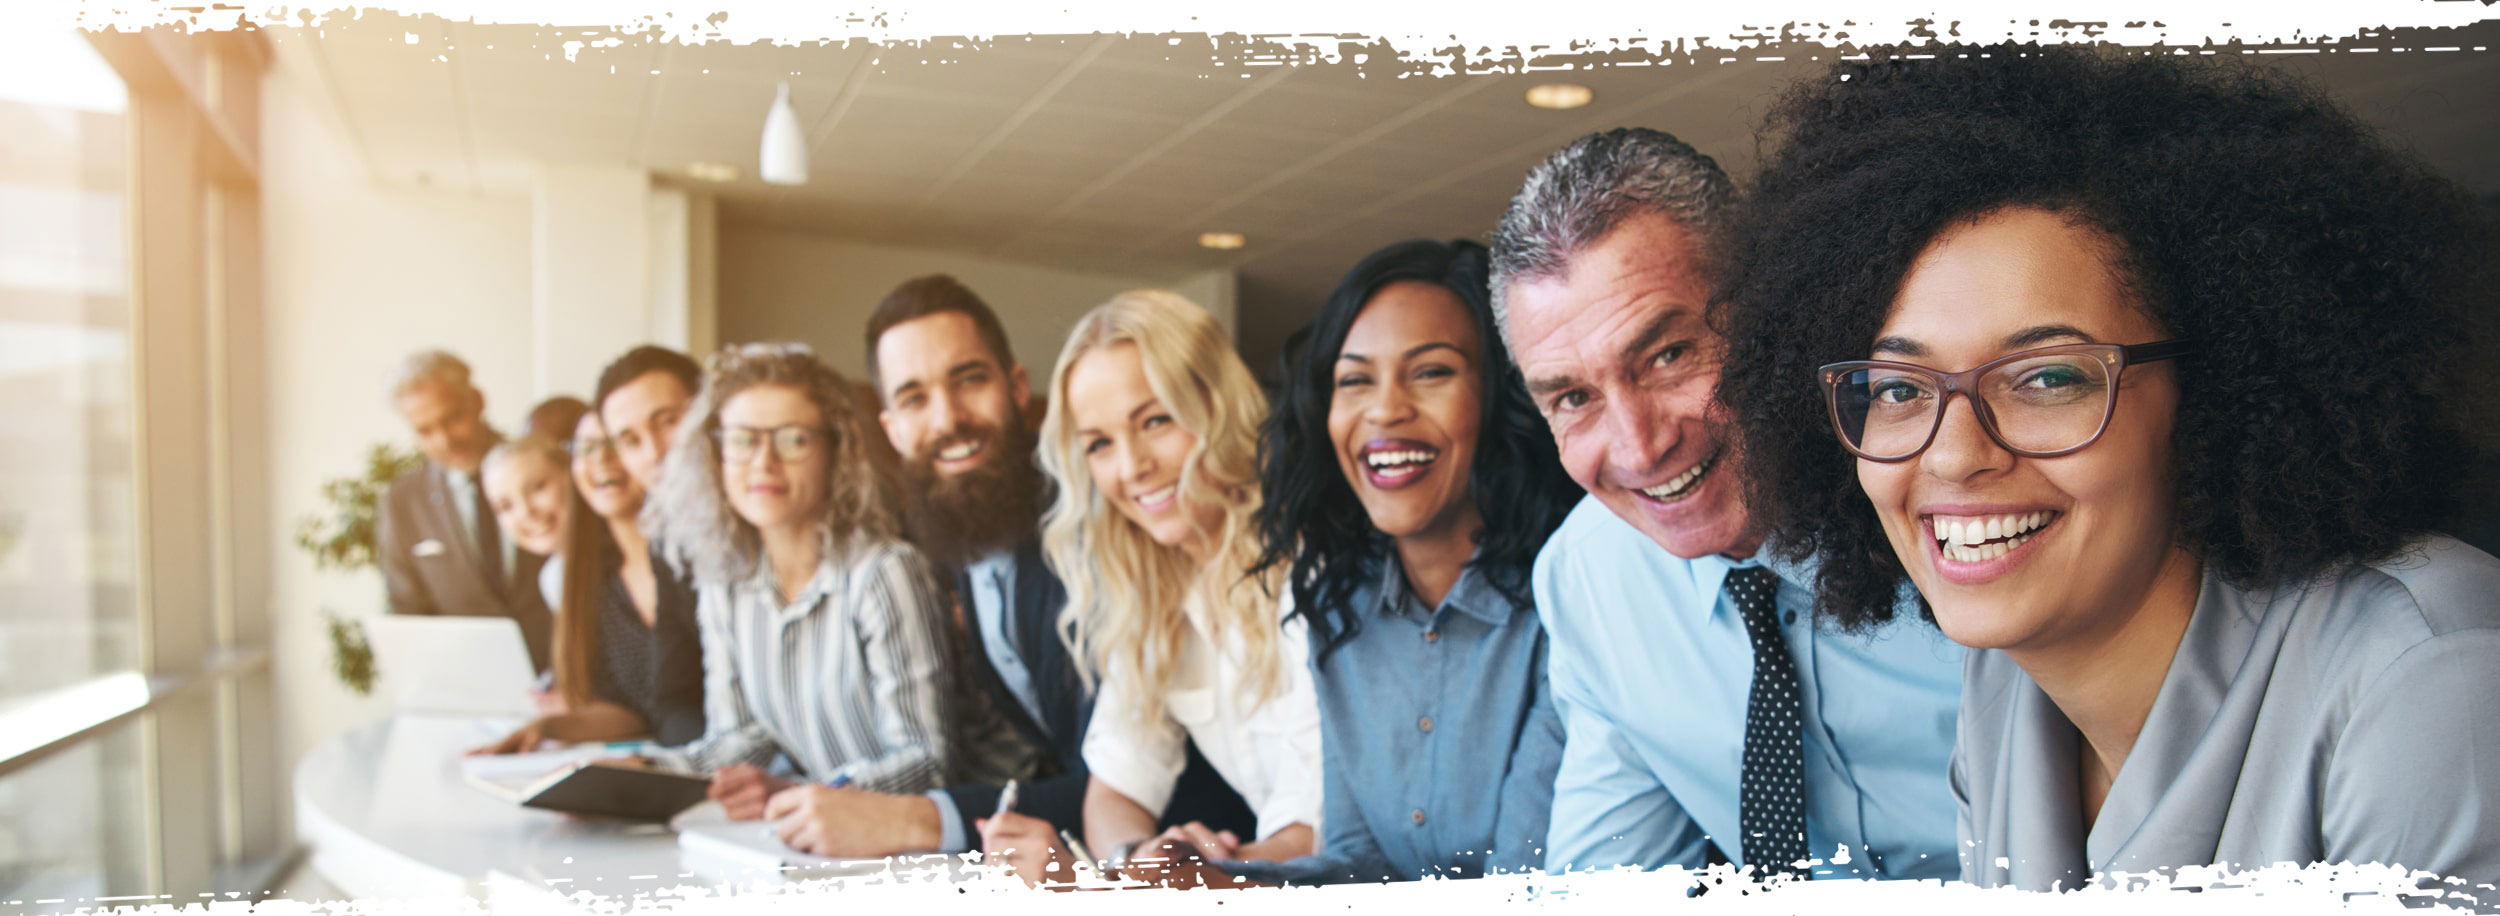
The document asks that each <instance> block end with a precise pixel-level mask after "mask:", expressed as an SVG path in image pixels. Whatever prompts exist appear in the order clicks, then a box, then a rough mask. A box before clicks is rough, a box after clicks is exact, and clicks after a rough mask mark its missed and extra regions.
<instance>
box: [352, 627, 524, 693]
mask: <svg viewBox="0 0 2500 916" xmlns="http://www.w3.org/2000/svg"><path fill="white" fill-rule="evenodd" d="M366 625H367V627H368V628H369V630H370V631H371V634H372V636H371V638H370V639H369V640H368V642H370V643H371V644H372V645H373V663H374V664H373V667H374V677H375V678H376V679H377V680H379V681H380V682H381V683H382V687H383V689H384V690H386V691H389V696H390V697H391V699H392V701H393V702H395V703H396V704H398V706H399V711H401V712H425V713H449V714H457V715H485V716H523V717H527V716H534V715H537V709H536V707H535V706H534V705H533V704H532V702H531V700H530V689H531V688H532V687H534V686H536V684H537V682H538V677H537V671H536V670H535V669H533V668H531V667H530V654H529V645H528V644H527V643H525V642H523V641H522V640H521V625H520V624H519V623H517V622H515V621H513V620H512V619H511V618H509V617H435V616H428V615H411V614H384V615H382V616H380V617H377V618H374V619H372V620H369V621H366Z"/></svg>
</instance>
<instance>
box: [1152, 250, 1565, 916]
mask: <svg viewBox="0 0 2500 916" xmlns="http://www.w3.org/2000/svg"><path fill="white" fill-rule="evenodd" d="M1493 320H1494V319H1493V310H1492V306H1491V304H1490V302H1489V296H1488V293H1487V286H1486V253H1485V249H1484V247H1483V246H1481V245H1477V244H1475V243H1473V242H1465V241H1459V242H1452V243H1449V244H1441V243H1437V242H1431V241H1422V240H1417V241H1410V242H1404V243H1400V244H1398V245H1393V246H1391V247H1389V248H1385V249H1382V250H1381V251H1378V252H1376V253H1374V254H1372V255H1371V256H1370V257H1368V258H1365V259H1364V260H1363V262H1362V263H1361V264H1358V265H1356V266H1355V268H1354V270H1353V271H1351V272H1350V273H1348V274H1347V275H1346V277H1345V279H1344V280H1342V281H1340V282H1339V283H1338V285H1337V288H1336V290H1335V292H1333V293H1332V294H1330V296H1329V298H1328V302H1327V303H1326V305H1325V306H1324V307H1323V308H1322V309H1321V311H1320V314H1319V317H1318V318H1317V319H1316V320H1315V321H1314V322H1313V324H1312V328H1311V332H1310V334H1311V338H1310V345H1309V347H1308V349H1307V350H1305V351H1304V352H1303V353H1302V354H1300V356H1299V358H1296V359H1293V361H1292V362H1291V363H1290V364H1289V366H1288V367H1287V368H1288V372H1287V377H1286V381H1285V389H1284V393H1283V397H1282V398H1281V399H1280V402H1279V404H1278V407H1277V410H1276V412H1275V414H1274V415H1273V416H1272V417H1271V418H1270V419H1269V421H1268V424H1267V430H1266V438H1267V448H1266V449H1265V454H1264V456H1263V460H1262V462H1261V469H1260V477H1261V484H1262V486H1263V487H1264V488H1265V491H1266V493H1267V499H1268V501H1267V503H1266V504H1265V506H1264V507H1263V508H1262V510H1261V512H1260V519H1259V520H1260V525H1261V533H1262V534H1263V536H1264V538H1265V554H1264V556H1263V558H1262V560H1263V563H1264V564H1265V566H1264V568H1276V567H1280V566H1282V567H1289V569H1290V573H1289V579H1290V583H1291V588H1292V598H1293V606H1294V607H1295V608H1297V609H1298V610H1297V611H1296V613H1297V615H1298V616H1300V617H1301V618H1302V619H1303V620H1304V621H1305V622H1307V623H1308V625H1309V634H1310V635H1309V639H1310V641H1311V653H1310V657H1311V668H1312V672H1313V675H1314V681H1315V684H1316V687H1317V690H1318V693H1319V702H1320V718H1321V731H1322V736H1323V741H1322V746H1323V749H1324V750H1323V761H1324V763H1323V765H1324V768H1325V771H1326V775H1325V782H1326V790H1325V792H1326V799H1325V802H1324V804H1325V811H1326V815H1325V817H1323V818H1322V822H1323V823H1324V824H1325V825H1326V826H1325V828H1324V832H1323V835H1322V838H1321V844H1320V849H1319V851H1318V852H1317V853H1316V854H1314V855H1312V856H1307V857H1304V858H1301V859H1296V860H1292V861H1290V862H1286V863H1282V864H1281V865H1276V866H1264V865H1262V866H1257V867H1253V866H1250V865H1248V864H1246V863H1245V864H1242V865H1239V866H1236V867H1234V868H1232V869H1231V870H1232V871H1233V872H1234V873H1235V874H1236V875H1239V876H1241V877H1244V878H1248V879H1251V880H1264V881H1291V882H1325V881H1348V880H1351V881H1380V880H1384V879H1391V880H1413V879H1416V878H1420V877H1424V876H1427V875H1437V876H1445V877H1464V876H1474V875H1480V874H1485V873H1488V872H1502V871H1517V870H1520V869H1523V868H1526V867H1529V866H1533V865H1536V864H1538V863H1539V862H1540V861H1541V858H1542V850H1541V847H1542V846H1543V844H1544V837H1545V825H1546V818H1547V815H1548V814H1549V813H1550V811H1551V809H1552V807H1553V793H1554V770H1555V767H1556V766H1557V765H1558V764H1559V763H1560V762H1561V759H1562V746H1563V733H1562V725H1561V722H1560V721H1559V720H1558V719H1557V718H1556V716H1555V714H1554V711H1553V708H1552V705H1551V702H1550V700H1549V699H1548V697H1547V694H1546V686H1545V653H1546V648H1545V633H1544V630H1543V628H1542V627H1541V626H1539V624H1538V622H1537V615H1536V609H1535V607H1534V605H1533V603H1532V601H1531V599H1530V598H1529V596H1528V572H1529V566H1530V563H1531V562H1532V561H1533V560H1534V559H1535V558H1536V552H1537V549H1538V548H1539V547H1540V546H1542V545H1543V544H1544V543H1545V539H1546V536H1547V535H1549V534H1551V533H1552V532H1553V530H1554V528H1555V526H1556V525H1558V524H1560V523H1561V521H1562V518H1563V516H1564V514H1565V513H1567V512H1568V511H1569V510H1570V508H1571V506H1572V504H1573V502H1574V501H1575V499H1576V497H1578V495H1579V490H1578V488H1576V487H1574V486H1573V485H1572V483H1571V480H1570V478H1569V477H1567V476H1565V475H1564V473H1563V470H1562V467H1561V465H1560V464H1559V463H1558V462H1557V460H1556V457H1555V454H1554V446H1553V443H1552V440H1551V439H1549V438H1548V437H1547V435H1546V432H1545V428H1544V426H1543V423H1542V422H1541V421H1540V420H1539V419H1538V416H1537V413H1536V410H1535V408H1534V407H1533V405H1531V404H1530V403H1529V402H1528V400H1527V396H1526V393H1525V392H1524V391H1523V390H1522V389H1521V388H1520V387H1519V385H1518V383H1517V382H1516V381H1515V380H1513V378H1512V376H1513V374H1514V370H1513V369H1512V366H1511V364H1510V359H1509V355H1508V354H1507V353H1506V352H1505V351H1504V349H1503V347H1502V341H1501V338H1500V336H1499V334H1498V333H1496V331H1495V326H1494V323H1493ZM1201 845H1202V848H1207V849H1208V852H1209V853H1210V854H1211V857H1220V853H1221V851H1222V845H1223V844H1222V838H1220V837H1219V838H1215V839H1214V842H1212V843H1202V844H1201Z"/></svg>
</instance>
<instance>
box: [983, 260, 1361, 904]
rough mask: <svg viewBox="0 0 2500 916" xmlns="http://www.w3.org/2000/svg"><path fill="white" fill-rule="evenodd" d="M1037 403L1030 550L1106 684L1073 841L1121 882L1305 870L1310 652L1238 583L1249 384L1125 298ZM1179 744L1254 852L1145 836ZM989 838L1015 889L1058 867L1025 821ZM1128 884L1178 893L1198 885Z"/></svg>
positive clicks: (1191, 329)
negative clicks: (1048, 492)
mask: <svg viewBox="0 0 2500 916" xmlns="http://www.w3.org/2000/svg"><path fill="white" fill-rule="evenodd" d="M1050 405H1051V406H1050V413H1049V415H1048V416H1046V417H1045V418H1044V419H1043V421H1042V432H1041V437H1040V438H1041V447H1040V458H1041V465H1042V467H1043V469H1044V470H1045V471H1047V472H1048V473H1049V474H1050V476H1051V478H1052V480H1053V481H1055V482H1056V483H1057V485H1058V487H1057V499H1056V501H1055V502H1054V503H1053V504H1052V505H1051V508H1050V512H1049V516H1048V518H1047V520H1046V521H1045V522H1044V525H1043V533H1042V543H1043V547H1044V549H1045V551H1046V552H1047V553H1048V556H1049V558H1050V563H1051V566H1052V567H1053V568H1054V569H1056V570H1057V571H1058V573H1059V575H1060V577H1061V578H1062V579H1063V580H1064V581H1065V582H1066V583H1067V587H1068V607H1067V610H1066V612H1065V613H1064V614H1063V615H1062V617H1061V620H1060V623H1061V630H1062V634H1063V635H1064V636H1065V638H1066V639H1067V640H1068V643H1069V645H1070V647H1071V648H1072V649H1074V650H1075V654H1076V655H1077V657H1078V658H1080V659H1082V660H1083V662H1082V667H1083V669H1084V670H1085V672H1086V674H1087V676H1088V677H1091V678H1094V679H1096V680H1097V681H1098V682H1099V683H1100V685H1101V688H1100V690H1101V692H1100V693H1099V694H1098V696H1097V697H1096V699H1095V702H1094V717H1093V722H1092V724H1091V726H1090V727H1089V728H1088V730H1087V733H1086V737H1085V751H1084V753H1085V763H1086V766H1087V767H1088V768H1089V769H1090V770H1091V772H1092V774H1093V781H1092V784H1091V786H1090V787H1089V788H1088V790H1087V792H1086V796H1085V837H1084V841H1085V844H1086V845H1087V846H1089V847H1091V851H1092V852H1093V853H1094V854H1095V855H1097V856H1101V857H1103V859H1104V860H1105V861H1107V862H1108V863H1109V864H1110V865H1111V867H1112V868H1113V869H1115V870H1117V869H1120V867H1121V866H1123V865H1130V862H1131V860H1137V862H1138V863H1140V865H1142V863H1144V862H1146V861H1147V860H1150V859H1166V858H1173V857H1178V858H1190V857H1193V856H1194V857H1196V858H1199V859H1207V860H1232V859H1274V860H1281V859H1288V858H1292V857H1295V856H1300V855H1306V854H1308V853H1310V852H1311V850H1312V847H1313V843H1314V840H1315V838H1316V837H1317V836H1318V831H1319V827H1320V794H1321V774H1320V753H1319V752H1320V746H1319V745H1320V738H1319V709H1318V704H1317V700H1316V699H1315V697H1314V694H1313V693H1312V689H1311V676H1310V668H1309V666H1308V665H1307V664H1306V662H1305V659H1304V653H1305V652H1306V651H1307V650H1306V649H1305V644H1306V639H1305V637H1304V636H1303V635H1302V633H1301V632H1300V630H1299V626H1298V624H1297V625H1295V627H1294V628H1293V629H1290V630H1289V629H1285V628H1284V627H1282V626H1280V618H1281V609H1280V606H1279V601H1278V598H1277V597H1276V596H1277V595H1278V594H1279V593H1280V592H1281V589H1278V588H1277V587H1276V584H1277V583H1275V582H1273V581H1270V580H1268V579H1265V578H1254V577H1252V576H1250V575H1249V573H1248V572H1247V571H1248V570H1250V569H1252V568H1253V567H1254V566H1255V565H1256V562H1257V558H1258V550H1259V543H1258V537H1257V534H1256V533H1255V531H1254V530H1253V529H1252V527H1251V526H1252V516H1253V514H1254V513H1255V512H1256V511H1257V509H1258V505H1259V494H1258V469H1257V463H1256V460H1257V450H1258V430H1259V423H1260V421H1261V420H1262V419H1264V418H1265V417H1266V414H1267V405H1266V401H1265V398H1264V397H1263V396H1262V395H1261V394H1260V392H1259V389H1258V385H1257V383H1256V382H1254V381H1253V380H1252V379H1251V377H1250V372H1249V369H1248V368H1247V367H1245V366H1243V365H1242V362H1241V358H1240V357H1239V356H1238V355H1236V354H1235V353H1234V352H1233V349H1232V345H1231V343H1230V341H1228V340H1227V339H1226V338H1225V335H1224V333H1223V331H1222V330H1221V329H1220V328H1218V327H1217V325H1216V324H1215V322H1214V320H1213V319H1212V318H1211V317H1210V316H1209V315H1208V314H1207V313H1206V311H1205V310H1203V309H1200V308H1199V307H1197V306H1195V305H1193V304H1191V303H1190V302H1189V301H1188V300H1185V299H1182V298H1180V297H1179V296H1175V295H1173V294H1171V293H1167V292H1161V291H1153V290H1148V291H1139V292H1131V293H1124V294H1122V295H1120V296H1118V297H1116V298H1114V299H1112V300H1111V301H1110V302H1109V303H1107V304H1104V305H1102V306H1099V307H1097V308H1095V309H1094V310H1093V311H1091V312H1088V313H1086V315H1085V317H1084V318H1083V319H1081V320H1079V321H1078V322H1077V326H1076V329H1075V331H1074V332H1073V333H1072V334H1070V336H1069V338H1068V342H1067V345H1066V346H1065V347H1064V348H1063V349H1062V350H1061V351H1060V354H1059V364H1058V368H1057V370H1056V371H1054V372H1053V373H1052V375H1051V398H1050ZM1191 740H1194V741H1195V742H1196V743H1197V746H1198V750H1199V752H1200V753H1202V754H1204V755H1205V756H1206V758H1207V761H1208V762H1209V763H1211V764H1213V765H1214V767H1215V770H1216V772H1217V773H1219V774H1220V775H1222V776H1223V777H1224V780H1225V782H1227V783H1229V784H1231V786H1232V788H1233V790H1234V791H1235V792H1237V793H1239V794H1240V795H1241V797H1242V800H1243V801H1245V802H1247V803H1248V805H1249V807H1250V809H1251V811H1252V812H1254V813H1255V814H1256V815H1257V816H1258V828H1257V832H1256V833H1257V835H1256V836H1251V837H1238V836H1235V835H1233V834H1231V833H1230V832H1221V833H1218V832H1212V831H1209V830H1207V829H1206V828H1205V827H1203V826H1202V825H1199V824H1195V823H1191V824H1183V825H1179V826H1176V827H1173V828H1172V829H1171V830H1169V831H1166V832H1164V833H1162V834H1158V833H1157V832H1156V829H1155V826H1156V823H1157V820H1158V818H1159V817H1160V816H1161V814H1162V810H1163V807H1164V805H1165V804H1166V803H1167V802H1168V801H1169V800H1170V799H1171V796H1172V787H1173V783H1174V781H1175V780H1176V779H1177V778H1178V776H1179V775H1180V772H1181V769H1182V767H1183V765H1184V763H1185V761H1186V753H1187V752H1186V742H1188V741H1191ZM982 834H983V841H984V849H986V850H988V851H989V852H992V853H1001V854H1007V856H1008V861H1009V862H1010V863H1012V864H1013V865H1015V866H1016V867H1017V869H1018V870H1019V871H1020V872H1021V873H1023V874H1024V875H1025V876H1026V877H1027V878H1028V879H1029V878H1033V877H1035V872H1036V871H1037V870H1047V869H1048V868H1049V867H1050V865H1049V863H1048V862H1047V861H1046V859H1045V857H1046V856H1047V857H1055V858H1056V859H1057V861H1058V863H1060V864H1062V865H1064V864H1065V863H1066V862H1068V861H1069V858H1068V856H1067V852H1066V850H1064V849H1062V848H1060V844H1057V843H1055V842H1053V838H1052V837H1051V836H1050V830H1049V827H1048V825H1047V824H1044V823H1042V822H1040V821H1038V820H1036V819H1033V818H1028V817H1024V816H1022V815H1013V814H1010V815H1005V816H1002V817H999V818H995V819H992V820H991V821H990V822H988V823H986V824H984V825H983V830H982ZM1011 850H1012V852H1011ZM1126 871H1127V873H1128V876H1130V877H1142V878H1147V879H1149V880H1164V881H1166V882H1168V883H1180V884H1188V883H1191V882H1192V877H1191V876H1192V875H1193V874H1195V872H1194V871H1193V870H1192V868H1191V867H1190V866H1187V865H1182V866H1179V867H1175V868H1155V869H1148V868H1144V867H1139V865H1131V866H1130V867H1129V868H1127V869H1126ZM1059 874H1061V875H1064V874H1066V872H1065V870H1064V869H1063V870H1061V871H1060V873H1059Z"/></svg>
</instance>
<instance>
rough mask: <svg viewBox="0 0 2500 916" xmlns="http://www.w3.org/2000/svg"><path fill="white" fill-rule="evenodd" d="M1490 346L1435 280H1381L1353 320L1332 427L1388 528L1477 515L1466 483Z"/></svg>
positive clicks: (1350, 471) (1410, 531)
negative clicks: (1383, 282) (1485, 354)
mask: <svg viewBox="0 0 2500 916" xmlns="http://www.w3.org/2000/svg"><path fill="white" fill-rule="evenodd" d="M1483 352H1484V342H1483V341H1482V340H1481V339H1480V335H1479V333H1478V332H1477V330H1476V322H1475V317H1474V316H1473V315H1471V314H1469V313H1468V311H1467V304H1466V303H1464V302H1461V301H1459V299H1458V296H1457V294H1455V293H1452V292H1450V291H1449V290H1448V289H1445V288H1443V287H1442V286H1441V285H1439V284H1437V283H1427V282H1423V281H1420V280H1404V281H1399V282H1396V283H1391V284H1388V285H1387V286H1383V287H1381V288H1380V291H1379V292H1376V293H1374V294H1372V298H1371V301H1369V302H1367V303H1365V304H1364V305H1363V310H1362V312H1361V313H1359V314H1358V315H1357V316H1356V317H1355V319H1354V324H1353V325H1352V326H1350V327H1349V328H1347V330H1346V337H1345V344H1344V346H1343V347H1341V348H1339V350H1338V353H1337V361H1336V387H1335V389H1334V393H1333V394H1332V395H1331V396H1330V398H1329V406H1328V436H1329V440H1330V441H1331V442H1333V443H1335V445H1336V452H1337V464H1338V467H1339V469H1340V470H1341V471H1342V472H1343V473H1344V474H1345V479H1346V483H1347V484H1348V485H1350V486H1352V487H1353V488H1354V495H1355V498H1356V499H1359V500H1361V501H1362V503H1363V511H1364V514H1366V515H1368V516H1370V517H1371V522H1372V526H1373V527H1375V528H1378V529H1380V532H1381V533H1382V534H1386V535H1388V536H1390V537H1392V538H1404V537H1411V536H1417V535H1430V534H1436V533H1447V532H1451V531H1456V530H1457V529H1463V528H1467V527H1469V526H1470V525H1471V524H1480V522H1477V521H1476V520H1477V519H1478V518H1480V517H1479V516H1478V515H1477V514H1476V512H1475V502H1474V500H1472V499H1470V498H1469V492H1468V483H1469V481H1470V480H1471V479H1473V472H1474V470H1475V459H1476V430H1477V427H1478V426H1480V425H1481V423H1482V418H1483V416H1484V383H1483V375H1484V374H1483V372H1482V370H1481V369H1479V368H1478V360H1480V359H1482V358H1483Z"/></svg>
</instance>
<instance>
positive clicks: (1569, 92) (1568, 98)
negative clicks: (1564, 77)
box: [1528, 83, 1597, 111]
mask: <svg viewBox="0 0 2500 916" xmlns="http://www.w3.org/2000/svg"><path fill="white" fill-rule="evenodd" d="M1596 98H1597V93H1596V92H1594V91H1592V90H1590V89H1589V87H1587V86H1582V85H1580V84H1578V83H1545V84H1542V85H1537V86H1530V87H1528V104H1530V105H1534V106H1536V107H1538V108H1552V109H1555V110H1557V111H1559V110H1562V109H1565V108H1578V107H1580V106H1582V105H1586V104H1588V103H1589V102H1591V101H1593V100H1595V99H1596Z"/></svg>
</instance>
